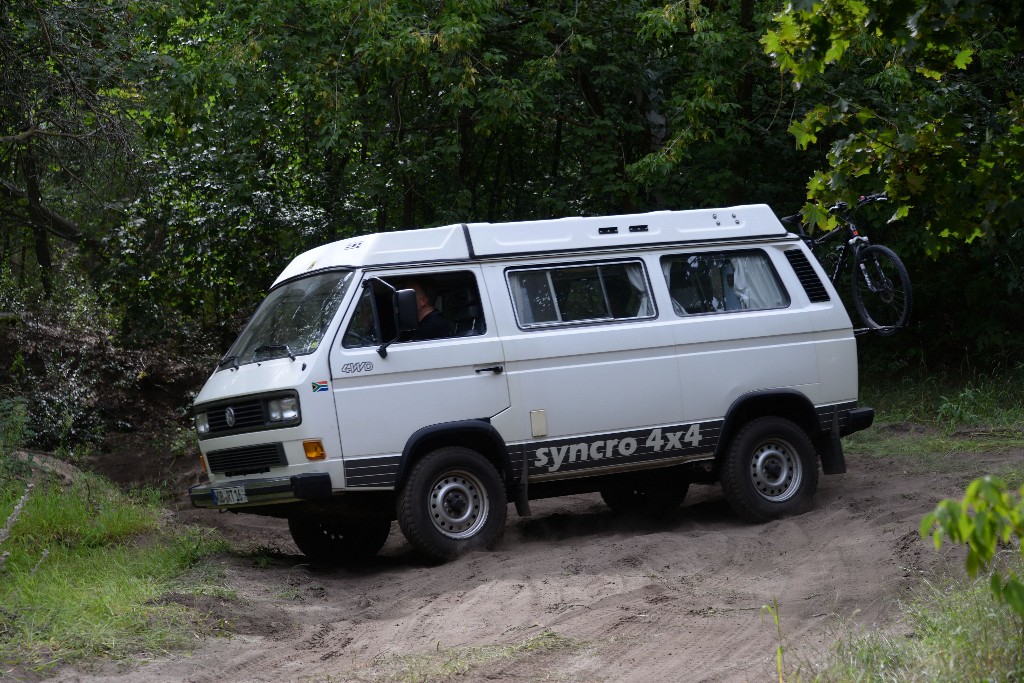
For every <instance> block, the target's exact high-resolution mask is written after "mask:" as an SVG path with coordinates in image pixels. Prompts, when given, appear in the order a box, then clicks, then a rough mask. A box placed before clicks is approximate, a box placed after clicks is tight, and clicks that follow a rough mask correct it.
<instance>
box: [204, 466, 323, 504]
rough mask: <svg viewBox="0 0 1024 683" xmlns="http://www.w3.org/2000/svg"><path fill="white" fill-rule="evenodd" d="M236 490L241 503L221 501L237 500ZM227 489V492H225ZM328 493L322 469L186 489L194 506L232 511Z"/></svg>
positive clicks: (321, 498) (305, 498) (310, 498)
mask: <svg viewBox="0 0 1024 683" xmlns="http://www.w3.org/2000/svg"><path fill="white" fill-rule="evenodd" d="M239 490H241V492H243V494H244V502H231V503H224V502H221V501H223V500H225V499H231V500H238V499H239V498H240V496H239ZM228 492H230V495H227V493H228ZM331 493H332V488H331V475H329V474H327V473H326V472H310V473H306V474H293V475H291V476H288V477H274V478H269V479H243V480H240V481H232V482H225V483H222V484H213V483H209V484H198V485H196V486H193V487H192V488H190V489H189V490H188V497H189V498H190V499H191V500H192V504H193V505H195V506H196V507H201V508H217V509H221V510H236V509H243V508H246V507H251V506H257V505H268V504H273V503H289V502H294V501H299V500H323V499H324V498H330V497H331Z"/></svg>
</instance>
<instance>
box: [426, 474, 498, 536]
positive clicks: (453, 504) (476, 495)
mask: <svg viewBox="0 0 1024 683" xmlns="http://www.w3.org/2000/svg"><path fill="white" fill-rule="evenodd" d="M427 507H428V509H429V510H430V519H431V520H432V521H433V522H434V527H435V528H436V529H437V530H438V531H440V532H441V533H442V534H443V535H445V536H447V537H448V538H455V539H463V538H470V537H471V536H473V535H475V534H476V533H477V532H479V531H480V528H481V527H483V525H484V523H485V522H486V521H487V514H488V512H489V510H490V500H489V499H488V497H487V491H486V490H485V489H484V487H483V484H481V483H480V480H479V479H478V478H477V477H476V476H475V475H474V474H473V473H471V472H467V471H466V470H452V471H450V472H445V473H444V474H443V475H441V476H440V477H438V478H437V480H436V481H435V482H434V485H433V486H432V487H430V493H429V494H428V500H427Z"/></svg>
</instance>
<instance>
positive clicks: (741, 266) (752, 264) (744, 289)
mask: <svg viewBox="0 0 1024 683" xmlns="http://www.w3.org/2000/svg"><path fill="white" fill-rule="evenodd" d="M661 269H662V272H663V273H664V275H665V281H666V282H667V283H668V290H669V294H670V295H671V296H672V309H673V310H674V311H675V313H676V315H681V316H682V315H690V314H695V313H719V312H723V311H756V310H762V309H769V308H785V307H786V306H788V305H789V295H788V294H787V293H786V290H785V289H784V288H783V286H782V282H781V281H780V280H779V275H778V273H776V272H775V267H774V266H772V262H771V260H769V258H768V255H767V254H765V253H764V252H763V251H754V250H751V251H726V252H712V253H698V254H678V255H673V256H664V257H662V259H661Z"/></svg>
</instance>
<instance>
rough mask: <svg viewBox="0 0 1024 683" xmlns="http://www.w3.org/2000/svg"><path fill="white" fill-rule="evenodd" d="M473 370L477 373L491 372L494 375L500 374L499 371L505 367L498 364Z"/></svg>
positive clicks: (501, 371) (502, 370) (503, 370)
mask: <svg viewBox="0 0 1024 683" xmlns="http://www.w3.org/2000/svg"><path fill="white" fill-rule="evenodd" d="M473 372H475V373H476V374H478V375H479V374H480V373H481V372H493V373H494V374H495V375H500V374H501V373H503V372H505V368H503V367H501V366H500V365H492V366H491V367H489V368H477V369H476V370H474V371H473Z"/></svg>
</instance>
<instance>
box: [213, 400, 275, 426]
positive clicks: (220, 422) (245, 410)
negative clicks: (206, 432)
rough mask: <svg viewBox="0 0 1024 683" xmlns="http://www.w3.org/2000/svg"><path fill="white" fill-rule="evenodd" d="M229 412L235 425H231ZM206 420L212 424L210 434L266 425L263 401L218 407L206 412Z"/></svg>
mask: <svg viewBox="0 0 1024 683" xmlns="http://www.w3.org/2000/svg"><path fill="white" fill-rule="evenodd" d="M228 410H231V412H232V413H233V415H234V422H235V424H234V425H233V426H232V425H229V424H228V419H227V413H228ZM206 419H207V420H208V421H209V423H210V433H211V434H216V433H217V432H226V431H228V430H229V429H245V428H247V427H262V426H263V425H264V424H265V423H266V419H265V417H264V414H263V401H258V400H257V401H241V402H239V403H232V404H229V405H223V406H217V407H216V408H211V409H210V410H208V411H207V412H206Z"/></svg>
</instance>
